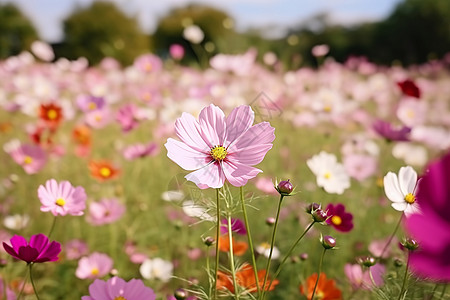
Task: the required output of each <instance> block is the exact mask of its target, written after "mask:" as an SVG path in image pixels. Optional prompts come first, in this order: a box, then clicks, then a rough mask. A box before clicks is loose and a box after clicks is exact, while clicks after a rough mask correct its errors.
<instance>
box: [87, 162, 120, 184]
mask: <svg viewBox="0 0 450 300" xmlns="http://www.w3.org/2000/svg"><path fill="white" fill-rule="evenodd" d="M89 170H90V171H91V175H92V177H94V178H96V179H98V180H100V181H105V180H109V179H113V178H115V177H117V176H118V174H119V172H120V171H119V169H117V168H115V167H114V166H113V165H112V164H111V163H110V162H108V161H106V160H100V161H90V162H89Z"/></svg>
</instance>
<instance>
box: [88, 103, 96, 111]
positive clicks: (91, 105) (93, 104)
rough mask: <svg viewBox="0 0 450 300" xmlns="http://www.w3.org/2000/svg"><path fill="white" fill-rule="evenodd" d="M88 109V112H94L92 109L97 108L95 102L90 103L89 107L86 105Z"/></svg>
mask: <svg viewBox="0 0 450 300" xmlns="http://www.w3.org/2000/svg"><path fill="white" fill-rule="evenodd" d="M88 108H89V109H90V110H94V109H96V108H97V104H95V102H90V103H89V105H88Z"/></svg>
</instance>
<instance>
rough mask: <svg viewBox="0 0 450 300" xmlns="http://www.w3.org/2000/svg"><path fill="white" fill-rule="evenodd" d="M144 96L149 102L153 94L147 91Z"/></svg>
mask: <svg viewBox="0 0 450 300" xmlns="http://www.w3.org/2000/svg"><path fill="white" fill-rule="evenodd" d="M143 98H144V101H147V102H149V101H150V100H152V94H150V93H145V94H144V96H143Z"/></svg>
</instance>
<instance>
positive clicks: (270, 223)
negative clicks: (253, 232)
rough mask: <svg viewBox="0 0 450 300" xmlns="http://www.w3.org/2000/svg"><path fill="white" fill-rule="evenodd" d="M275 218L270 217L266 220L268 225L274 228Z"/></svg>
mask: <svg viewBox="0 0 450 300" xmlns="http://www.w3.org/2000/svg"><path fill="white" fill-rule="evenodd" d="M275 221H276V220H275V218H274V217H269V218H267V219H266V224H267V225H269V226H273V224H275Z"/></svg>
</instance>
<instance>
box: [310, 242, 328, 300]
mask: <svg viewBox="0 0 450 300" xmlns="http://www.w3.org/2000/svg"><path fill="white" fill-rule="evenodd" d="M326 251H327V248H323V252H322V256H321V257H320V261H319V272H318V273H317V274H318V275H317V279H316V283H315V284H314V289H313V292H312V296H311V300H313V299H314V294H315V293H316V288H317V284H318V283H319V278H320V273H321V272H322V264H323V258H324V256H325V252H326Z"/></svg>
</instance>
